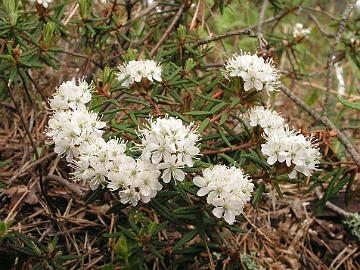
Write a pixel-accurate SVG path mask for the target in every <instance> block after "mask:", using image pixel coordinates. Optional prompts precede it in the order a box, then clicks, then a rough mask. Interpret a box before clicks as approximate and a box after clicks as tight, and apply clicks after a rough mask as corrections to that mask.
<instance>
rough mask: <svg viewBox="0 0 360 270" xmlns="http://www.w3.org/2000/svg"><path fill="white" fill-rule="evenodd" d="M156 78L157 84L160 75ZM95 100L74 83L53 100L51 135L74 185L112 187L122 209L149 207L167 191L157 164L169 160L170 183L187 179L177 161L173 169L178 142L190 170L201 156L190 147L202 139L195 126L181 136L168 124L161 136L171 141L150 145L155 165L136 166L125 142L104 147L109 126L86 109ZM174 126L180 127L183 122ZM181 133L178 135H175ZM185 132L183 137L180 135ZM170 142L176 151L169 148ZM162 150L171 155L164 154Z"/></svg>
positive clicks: (141, 162)
mask: <svg viewBox="0 0 360 270" xmlns="http://www.w3.org/2000/svg"><path fill="white" fill-rule="evenodd" d="M151 76H153V75H151ZM154 76H155V78H157V76H156V75H154ZM90 100H91V92H90V87H89V85H88V84H87V83H86V82H83V81H79V83H78V84H76V83H75V80H72V81H68V82H64V83H63V84H61V86H60V87H59V88H58V89H57V91H56V93H55V94H54V95H53V98H52V99H51V100H50V104H51V109H52V114H51V115H50V119H49V123H48V127H47V131H46V135H47V136H48V137H49V138H51V140H52V142H53V143H54V144H55V148H54V151H55V153H57V154H59V155H66V160H67V161H68V162H69V163H70V166H71V167H72V168H73V169H74V172H73V175H74V177H73V178H74V180H76V181H81V182H82V183H88V184H89V186H90V188H91V189H93V190H95V189H97V188H98V187H99V186H100V185H102V186H103V187H105V186H107V188H108V189H109V190H111V191H117V192H118V194H119V196H120V201H121V202H122V203H131V204H132V205H133V206H135V205H137V204H138V202H139V201H140V200H141V201H143V202H144V203H147V202H149V201H150V200H151V199H152V198H153V197H155V196H156V194H157V192H158V191H159V190H161V189H162V185H161V184H160V182H159V178H160V175H161V172H160V170H158V169H157V168H156V164H157V163H159V162H160V161H161V160H163V159H164V160H165V162H164V163H163V166H164V168H165V167H166V165H167V164H169V166H168V170H169V172H170V177H171V175H174V177H175V178H176V179H177V180H179V181H182V180H183V179H184V177H185V176H182V174H184V173H183V172H182V171H181V170H180V171H176V170H175V171H174V170H173V169H172V166H177V168H178V167H179V166H178V164H179V162H180V161H174V162H175V163H174V162H173V157H175V159H176V157H177V156H176V154H178V151H177V150H176V148H175V145H176V141H177V139H179V138H183V137H184V138H183V139H184V142H183V143H181V145H182V151H180V152H181V154H182V156H181V157H182V159H184V160H186V162H187V163H188V164H190V161H189V155H191V154H192V153H196V154H197V153H198V152H197V151H196V150H194V149H193V147H194V146H193V145H192V144H191V142H193V143H194V144H195V143H196V141H197V135H195V133H194V132H193V131H192V129H191V126H190V127H189V128H188V129H186V128H185V127H184V128H183V129H184V130H181V128H180V129H179V128H178V127H176V125H173V127H170V129H169V127H165V126H166V125H167V123H163V125H162V126H161V125H160V126H159V127H158V129H156V130H157V131H158V132H160V133H162V134H165V133H166V132H170V133H169V134H168V135H169V136H165V137H162V139H163V140H160V137H156V136H155V137H154V138H150V140H149V142H147V148H148V150H147V151H149V158H150V157H151V155H153V158H152V159H151V161H153V162H151V161H150V160H146V159H138V160H135V159H134V158H132V157H130V156H127V155H126V154H125V151H126V144H125V143H124V142H123V141H121V140H117V139H110V140H109V141H105V140H104V139H103V138H102V134H103V131H102V128H103V127H105V123H104V122H101V121H99V117H98V114H97V113H93V112H90V111H89V110H88V108H87V107H86V104H87V103H88V102H89V101H90ZM175 122H176V123H177V124H178V123H179V122H178V120H175ZM180 124H182V122H181V121H180ZM176 130H177V131H179V133H176V132H174V131H176ZM181 132H183V133H184V134H180V133H181ZM170 135H171V136H170ZM149 136H150V135H149ZM152 139H155V140H154V141H153V140H152ZM170 140H171V141H172V143H171V145H172V147H170V148H168V145H169V141H170ZM163 146H164V147H165V150H166V151H169V154H166V153H165V152H164V151H163V150H162V147H163ZM172 154H173V155H174V156H172ZM168 158H169V160H170V159H171V161H170V162H169V163H167V160H168ZM191 164H192V163H191ZM165 171H166V169H165ZM165 171H164V172H165ZM179 175H180V177H179Z"/></svg>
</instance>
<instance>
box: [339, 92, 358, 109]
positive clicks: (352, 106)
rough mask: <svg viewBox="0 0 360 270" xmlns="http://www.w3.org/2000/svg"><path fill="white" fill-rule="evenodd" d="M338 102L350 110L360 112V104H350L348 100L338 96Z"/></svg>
mask: <svg viewBox="0 0 360 270" xmlns="http://www.w3.org/2000/svg"><path fill="white" fill-rule="evenodd" d="M338 100H339V101H340V102H341V103H342V104H343V105H344V106H345V107H348V108H350V109H355V110H358V111H360V102H349V101H347V100H346V99H343V98H342V97H341V96H338Z"/></svg>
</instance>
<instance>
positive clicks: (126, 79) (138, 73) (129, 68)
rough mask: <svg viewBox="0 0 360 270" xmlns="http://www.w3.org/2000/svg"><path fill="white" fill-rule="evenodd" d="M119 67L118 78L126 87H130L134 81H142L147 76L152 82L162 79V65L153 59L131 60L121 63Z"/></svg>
mask: <svg viewBox="0 0 360 270" xmlns="http://www.w3.org/2000/svg"><path fill="white" fill-rule="evenodd" d="M118 68H119V73H118V74H117V79H118V80H119V81H121V85H122V86H124V87H129V86H131V85H132V84H133V83H134V82H141V80H142V79H145V78H146V79H148V80H149V81H151V82H153V81H154V80H155V81H158V82H161V81H162V78H161V71H162V70H161V66H160V65H159V63H157V62H155V61H153V60H140V61H129V62H128V63H126V64H124V65H119V67H118Z"/></svg>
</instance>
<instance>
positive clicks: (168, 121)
mask: <svg viewBox="0 0 360 270" xmlns="http://www.w3.org/2000/svg"><path fill="white" fill-rule="evenodd" d="M139 133H140V134H139V136H140V138H141V144H140V145H139V147H140V148H141V149H142V154H141V159H142V160H144V161H146V162H149V163H152V164H154V165H155V166H156V167H157V168H158V169H160V170H163V171H162V175H161V178H162V180H163V181H164V182H165V183H169V182H170V180H171V178H173V179H175V180H177V181H183V180H184V178H185V173H184V172H183V170H182V168H184V167H185V166H188V167H193V158H195V157H196V156H197V155H198V154H199V153H200V150H199V148H198V146H197V141H198V139H199V136H198V134H197V133H196V129H195V126H194V125H193V124H192V123H191V124H190V125H188V126H185V125H184V124H183V122H182V121H181V120H180V119H177V118H174V117H168V116H165V117H164V118H157V119H156V120H155V121H153V120H152V119H150V120H149V123H148V125H147V126H145V128H143V129H141V130H139Z"/></svg>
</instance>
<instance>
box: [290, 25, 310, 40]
mask: <svg viewBox="0 0 360 270" xmlns="http://www.w3.org/2000/svg"><path fill="white" fill-rule="evenodd" d="M292 31H293V32H292V35H293V37H294V38H306V37H307V36H309V35H310V32H311V29H310V28H304V25H303V24H302V23H297V24H295V26H294V28H293V30H292Z"/></svg>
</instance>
